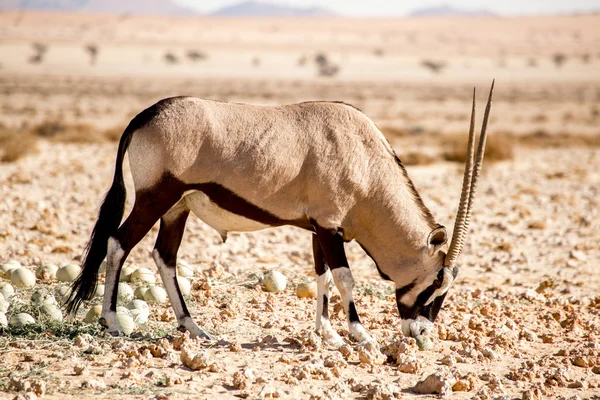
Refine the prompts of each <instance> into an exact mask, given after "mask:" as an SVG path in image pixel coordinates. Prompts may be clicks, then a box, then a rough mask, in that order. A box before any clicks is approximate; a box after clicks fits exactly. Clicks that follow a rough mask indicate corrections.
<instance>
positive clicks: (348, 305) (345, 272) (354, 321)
mask: <svg viewBox="0 0 600 400" xmlns="http://www.w3.org/2000/svg"><path fill="white" fill-rule="evenodd" d="M316 230H317V238H318V239H319V244H320V245H321V249H322V250H323V255H324V257H325V260H326V262H327V264H328V265H329V268H330V269H331V274H332V275H333V281H334V282H335V286H336V287H337V288H338V290H339V292H340V296H341V297H342V303H343V305H344V311H346V317H347V320H348V331H349V332H350V335H351V336H352V337H353V338H354V339H355V340H357V341H358V342H360V343H362V342H374V339H373V338H372V337H371V336H370V335H369V334H368V333H367V331H366V330H365V328H364V327H363V325H362V324H361V323H360V318H359V317H358V312H357V311H356V305H355V304H354V298H353V295H352V289H353V288H354V278H353V277H352V273H351V272H350V266H349V264H348V260H347V258H346V252H345V250H344V240H343V238H342V236H341V235H340V234H339V233H338V232H337V231H336V230H333V229H324V228H321V227H319V226H316Z"/></svg>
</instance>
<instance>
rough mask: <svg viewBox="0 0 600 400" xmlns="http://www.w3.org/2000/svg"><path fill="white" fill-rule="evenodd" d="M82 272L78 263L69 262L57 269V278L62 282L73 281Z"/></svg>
mask: <svg viewBox="0 0 600 400" xmlns="http://www.w3.org/2000/svg"><path fill="white" fill-rule="evenodd" d="M80 273H81V267H80V266H79V265H77V264H67V265H65V266H64V267H60V268H59V269H58V271H56V279H58V280H59V281H60V282H73V281H74V280H75V279H77V277H78V276H79V274H80Z"/></svg>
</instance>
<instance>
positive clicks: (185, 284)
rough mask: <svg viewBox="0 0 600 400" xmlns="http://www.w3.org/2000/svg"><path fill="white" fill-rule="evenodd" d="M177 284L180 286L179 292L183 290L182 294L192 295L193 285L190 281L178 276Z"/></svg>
mask: <svg viewBox="0 0 600 400" xmlns="http://www.w3.org/2000/svg"><path fill="white" fill-rule="evenodd" d="M177 283H178V284H179V290H181V294H183V295H187V294H190V291H191V290H192V285H191V284H190V281H188V280H187V279H185V278H183V277H181V276H178V277H177Z"/></svg>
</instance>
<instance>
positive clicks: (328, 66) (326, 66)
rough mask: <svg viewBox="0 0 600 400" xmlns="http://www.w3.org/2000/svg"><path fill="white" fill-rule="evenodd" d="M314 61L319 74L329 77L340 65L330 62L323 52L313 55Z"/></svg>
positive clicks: (335, 72)
mask: <svg viewBox="0 0 600 400" xmlns="http://www.w3.org/2000/svg"><path fill="white" fill-rule="evenodd" d="M315 63H316V64H317V68H318V73H319V76H325V77H331V76H335V75H337V74H338V72H340V67H339V66H338V65H335V64H333V63H331V61H329V58H328V57H327V55H326V54H325V53H318V54H317V55H316V56H315Z"/></svg>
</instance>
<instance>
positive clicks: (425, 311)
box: [396, 269, 446, 322]
mask: <svg viewBox="0 0 600 400" xmlns="http://www.w3.org/2000/svg"><path fill="white" fill-rule="evenodd" d="M436 280H438V281H439V283H440V285H441V283H442V282H443V281H444V271H443V269H441V270H440V271H439V272H438V275H437V278H436ZM415 284H416V281H414V282H412V283H411V284H408V285H406V286H403V287H401V288H398V289H396V304H397V306H398V312H399V313H400V318H402V319H415V318H417V317H418V316H419V315H421V316H423V317H425V318H427V319H428V320H429V321H431V322H435V319H436V318H437V315H438V314H439V312H440V309H441V308H442V304H443V303H444V299H445V298H446V293H444V294H443V295H441V296H437V297H436V298H435V299H433V301H432V302H431V303H429V304H428V305H425V302H426V301H427V300H429V298H430V297H431V295H433V293H434V292H435V291H436V290H437V289H439V286H438V285H437V284H436V283H435V282H434V283H433V284H431V285H429V286H427V288H425V289H424V290H423V291H422V292H421V293H419V295H418V296H417V300H416V301H415V304H414V305H406V304H404V303H402V296H404V295H405V294H406V293H408V292H409V291H410V290H411V289H413V288H414V286H415Z"/></svg>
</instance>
